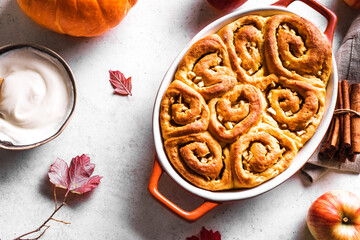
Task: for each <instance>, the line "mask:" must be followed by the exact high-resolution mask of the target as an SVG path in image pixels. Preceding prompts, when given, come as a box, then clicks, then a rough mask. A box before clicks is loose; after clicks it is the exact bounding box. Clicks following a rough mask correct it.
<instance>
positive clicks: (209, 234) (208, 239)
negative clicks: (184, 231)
mask: <svg viewBox="0 0 360 240" xmlns="http://www.w3.org/2000/svg"><path fill="white" fill-rule="evenodd" d="M186 240H221V234H220V233H219V232H218V231H216V232H213V231H212V230H210V231H208V230H206V228H205V227H202V229H201V232H200V238H198V237H196V236H191V237H188V238H186Z"/></svg>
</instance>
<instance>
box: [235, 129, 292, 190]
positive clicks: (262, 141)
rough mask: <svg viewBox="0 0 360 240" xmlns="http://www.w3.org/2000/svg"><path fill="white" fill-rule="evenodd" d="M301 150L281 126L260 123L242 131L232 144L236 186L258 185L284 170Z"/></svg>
mask: <svg viewBox="0 0 360 240" xmlns="http://www.w3.org/2000/svg"><path fill="white" fill-rule="evenodd" d="M296 153H297V147H296V144H295V142H294V141H293V140H291V139H290V138H289V137H288V136H286V134H284V133H283V132H282V131H281V130H279V129H276V128H274V127H272V126H270V125H267V124H260V125H259V126H257V127H255V128H254V129H253V130H252V131H251V132H249V133H247V134H245V135H242V136H241V137H240V138H239V139H238V140H237V141H236V142H235V143H234V144H233V145H232V146H231V150H230V158H231V162H232V166H233V175H234V187H236V188H250V187H255V186H257V185H259V184H261V183H263V182H265V181H267V180H269V179H271V178H273V177H275V176H277V175H278V174H280V173H281V172H283V171H284V170H285V169H286V168H288V167H289V165H290V163H291V161H292V160H293V159H294V157H295V155H296Z"/></svg>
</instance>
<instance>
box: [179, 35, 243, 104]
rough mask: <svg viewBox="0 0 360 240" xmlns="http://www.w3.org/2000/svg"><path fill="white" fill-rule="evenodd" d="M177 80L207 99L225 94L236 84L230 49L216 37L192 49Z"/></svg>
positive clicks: (204, 39)
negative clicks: (229, 54) (229, 53)
mask: <svg viewBox="0 0 360 240" xmlns="http://www.w3.org/2000/svg"><path fill="white" fill-rule="evenodd" d="M175 79H177V80H180V81H182V82H184V83H186V84H187V85H189V86H190V87H192V88H194V89H195V90H196V91H197V92H199V93H200V94H201V95H202V96H203V97H204V98H205V99H206V100H209V99H211V98H214V97H218V96H221V95H223V94H224V93H225V92H227V91H228V90H230V89H231V88H233V87H234V86H235V84H236V82H237V80H236V75H235V73H234V72H233V70H232V68H231V64H230V60H229V56H228V52H227V49H226V47H225V45H224V43H223V42H222V40H221V39H220V37H219V36H217V35H215V34H213V35H209V36H207V37H204V38H202V39H200V40H199V41H197V42H196V43H195V44H194V45H192V46H191V47H190V49H189V51H188V52H187V53H186V54H185V56H184V58H183V59H182V60H181V62H180V64H179V67H178V70H177V72H176V74H175Z"/></svg>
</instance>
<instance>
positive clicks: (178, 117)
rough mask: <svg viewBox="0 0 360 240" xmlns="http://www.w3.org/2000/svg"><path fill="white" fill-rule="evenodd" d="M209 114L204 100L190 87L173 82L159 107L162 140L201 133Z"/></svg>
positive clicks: (204, 128)
mask: <svg viewBox="0 0 360 240" xmlns="http://www.w3.org/2000/svg"><path fill="white" fill-rule="evenodd" d="M209 117H210V112H209V108H208V106H207V105H206V102H205V100H204V98H203V97H202V96H201V95H200V94H199V93H197V92H196V91H194V90H193V89H192V88H191V87H189V86H187V85H186V84H184V83H182V82H180V81H174V82H172V83H171V84H170V86H169V87H168V89H167V90H166V92H165V94H164V97H163V99H162V101H161V105H160V125H161V130H162V135H163V138H164V139H167V138H170V137H177V136H181V135H186V134H192V133H198V132H203V131H205V130H206V129H207V128H208V124H209Z"/></svg>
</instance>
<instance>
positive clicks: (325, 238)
mask: <svg viewBox="0 0 360 240" xmlns="http://www.w3.org/2000/svg"><path fill="white" fill-rule="evenodd" d="M307 225H308V227H309V230H310V232H311V234H312V235H313V236H314V238H315V239H316V240H332V239H334V240H359V239H360V198H359V197H357V196H356V195H355V194H353V193H351V192H348V191H345V190H333V191H329V192H327V193H325V194H323V195H321V196H320V197H319V198H318V199H316V200H315V202H314V203H313V204H312V205H311V206H310V209H309V212H308V216H307Z"/></svg>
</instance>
